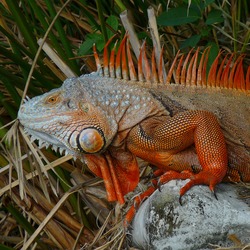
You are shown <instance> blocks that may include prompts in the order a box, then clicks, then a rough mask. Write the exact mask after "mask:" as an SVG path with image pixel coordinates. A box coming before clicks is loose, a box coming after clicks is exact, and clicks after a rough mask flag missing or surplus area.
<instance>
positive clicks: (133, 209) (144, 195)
mask: <svg viewBox="0 0 250 250" xmlns="http://www.w3.org/2000/svg"><path fill="white" fill-rule="evenodd" d="M153 185H154V182H153ZM155 190H156V187H155V186H151V187H149V188H148V189H147V190H146V191H145V192H143V193H142V194H140V195H138V196H136V197H135V199H134V204H133V205H132V206H131V207H130V209H129V210H128V212H127V214H126V217H125V220H124V225H125V227H127V226H128V225H129V224H130V222H131V221H132V220H133V218H134V216H135V213H136V211H137V209H138V208H139V207H140V205H141V203H142V202H143V201H144V200H145V199H147V198H148V197H149V196H150V195H151V194H152V193H153V192H154V191H155Z"/></svg>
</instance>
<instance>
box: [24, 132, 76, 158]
mask: <svg viewBox="0 0 250 250" xmlns="http://www.w3.org/2000/svg"><path fill="white" fill-rule="evenodd" d="M24 131H25V133H27V134H28V135H30V137H31V141H35V140H37V141H38V143H39V146H45V147H46V148H47V147H49V146H52V149H53V150H54V151H59V152H60V154H63V152H64V153H65V154H66V155H68V154H71V155H73V156H74V157H79V155H78V152H75V151H74V150H73V149H70V148H69V145H65V143H64V142H63V141H60V140H59V139H58V138H57V137H56V136H52V135H48V134H47V133H45V132H41V131H36V130H33V129H30V128H26V127H25V128H24Z"/></svg>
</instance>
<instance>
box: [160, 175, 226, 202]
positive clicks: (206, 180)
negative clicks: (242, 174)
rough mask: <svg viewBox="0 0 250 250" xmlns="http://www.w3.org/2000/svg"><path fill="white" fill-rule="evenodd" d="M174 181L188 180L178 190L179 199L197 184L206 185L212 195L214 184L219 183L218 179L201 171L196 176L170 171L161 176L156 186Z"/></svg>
mask: <svg viewBox="0 0 250 250" xmlns="http://www.w3.org/2000/svg"><path fill="white" fill-rule="evenodd" d="M175 179H181V180H186V179H190V181H189V182H188V183H187V184H186V185H185V186H183V187H182V188H181V189H180V197H181V196H183V195H184V194H185V193H186V192H187V191H188V190H189V189H190V188H191V187H193V186H194V185H199V184H205V185H208V186H209V189H210V190H211V191H212V192H213V193H214V188H215V186H216V184H218V183H219V182H221V179H220V178H218V177H217V176H216V175H214V174H212V173H211V172H209V171H202V172H200V173H198V174H194V173H193V172H191V171H188V170H184V171H182V172H180V173H179V172H176V171H173V170H170V171H167V172H166V173H164V174H163V175H161V177H160V178H159V181H158V186H160V185H162V184H164V183H166V182H168V181H171V180H175ZM215 197H216V195H215Z"/></svg>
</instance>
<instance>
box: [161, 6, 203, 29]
mask: <svg viewBox="0 0 250 250" xmlns="http://www.w3.org/2000/svg"><path fill="white" fill-rule="evenodd" d="M200 18H201V14H200V13H198V12H197V11H195V10H194V9H192V8H189V9H188V8H185V7H177V8H174V9H170V10H169V11H167V12H163V13H162V14H161V15H160V16H159V17H158V18H157V23H158V25H162V26H176V25H183V24H186V23H193V22H195V21H197V20H198V19H200Z"/></svg>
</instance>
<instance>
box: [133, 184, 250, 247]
mask: <svg viewBox="0 0 250 250" xmlns="http://www.w3.org/2000/svg"><path fill="white" fill-rule="evenodd" d="M185 183H186V181H175V180H173V181H170V182H169V183H167V184H165V185H164V186H162V190H161V192H159V191H156V192H155V193H154V194H153V195H152V196H151V197H150V198H149V199H147V200H146V201H145V202H144V203H143V204H142V206H141V207H140V208H139V210H138V211H137V213H136V216H135V218H134V221H133V224H132V231H131V233H132V241H133V244H134V246H135V247H137V248H139V249H145V250H146V249H150V250H151V249H157V250H158V249H159V250H163V249H164V250H171V249H173V250H178V249H181V250H183V249H192V250H195V249H214V247H212V245H210V244H214V245H221V246H224V247H225V246H233V245H234V243H233V242H232V241H231V240H229V239H228V236H229V235H235V236H236V237H237V238H238V239H239V240H240V241H241V243H242V244H247V243H250V205H249V202H250V199H242V198H239V194H238V191H239V188H238V187H237V186H236V185H232V184H220V185H217V187H216V194H217V197H218V200H216V198H215V197H214V195H213V194H212V193H211V192H210V190H209V188H208V187H207V186H201V185H199V186H195V187H193V188H191V190H189V191H188V192H187V193H186V194H185V195H184V196H183V197H182V206H181V205H180V204H179V190H180V188H181V187H182V186H183V185H184V184H185ZM248 194H249V190H248ZM248 197H249V196H248Z"/></svg>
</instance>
